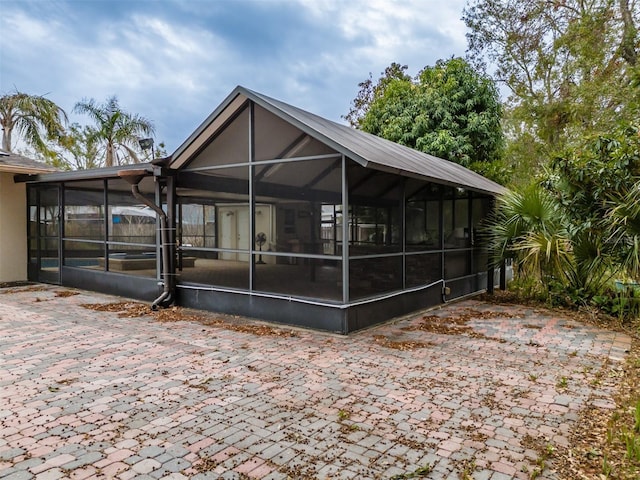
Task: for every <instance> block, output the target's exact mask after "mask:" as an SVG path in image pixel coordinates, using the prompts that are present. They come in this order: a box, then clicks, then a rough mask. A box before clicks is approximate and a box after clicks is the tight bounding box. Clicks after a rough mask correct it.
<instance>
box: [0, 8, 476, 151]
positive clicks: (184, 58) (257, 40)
mask: <svg viewBox="0 0 640 480" xmlns="http://www.w3.org/2000/svg"><path fill="white" fill-rule="evenodd" d="M464 4H465V0H446V1H443V0H401V1H394V0H111V1H108V0H0V32H1V33H0V94H6V93H10V92H12V91H15V90H16V89H18V90H20V91H23V92H26V93H29V94H38V95H46V96H47V98H49V99H51V100H53V101H55V102H56V103H57V104H58V105H60V106H61V107H62V108H63V109H65V110H66V111H67V112H71V110H72V109H73V106H74V104H75V103H76V102H77V101H79V100H81V99H89V98H95V99H96V100H98V101H101V102H102V101H104V100H105V99H106V98H107V97H108V96H110V95H116V96H117V97H118V99H119V101H120V105H121V106H122V107H123V108H124V109H125V110H127V111H129V112H133V113H138V114H140V115H143V116H145V117H147V118H149V119H151V120H153V121H154V123H155V126H156V140H157V141H164V142H165V143H166V147H167V150H168V152H169V153H171V152H173V151H174V150H175V149H176V148H177V147H178V146H179V145H180V144H181V143H182V142H183V141H184V140H185V139H186V138H187V137H188V136H189V135H190V134H191V132H192V131H193V130H194V129H195V128H196V127H197V126H198V125H199V124H200V123H201V122H202V121H203V120H204V119H205V118H206V117H207V115H208V114H209V113H211V111H213V110H214V109H215V107H216V106H217V105H218V104H219V103H220V102H221V101H222V100H223V99H224V98H225V97H226V96H227V95H228V94H229V93H230V92H231V90H232V89H233V88H234V87H235V86H236V85H243V86H245V87H247V88H250V89H252V90H256V91H258V92H261V93H264V94H266V95H269V96H271V97H275V98H277V99H280V100H283V101H285V102H288V103H291V104H293V105H296V106H298V107H300V108H304V109H306V110H309V111H311V112H313V113H316V114H319V115H322V116H324V117H326V118H329V119H331V120H334V121H343V120H341V118H340V117H341V115H344V114H346V113H347V111H348V110H349V104H350V102H351V100H352V99H353V98H354V97H355V95H356V93H357V91H358V82H360V81H362V80H364V79H366V78H367V76H368V74H369V72H372V73H373V75H374V78H377V77H378V76H379V74H380V72H382V71H383V70H384V68H385V67H386V66H388V65H389V64H390V63H391V62H394V61H395V62H399V63H402V64H406V65H409V73H411V74H412V75H413V74H415V73H417V72H418V71H419V70H420V69H421V68H423V67H424V66H426V65H433V64H434V63H435V62H436V61H437V60H438V59H441V58H443V59H446V58H449V57H451V56H452V55H456V56H457V55H464V52H465V48H466V40H465V26H464V24H463V23H462V21H461V20H460V17H461V15H462V9H463V7H464ZM71 118H72V120H74V121H79V122H80V123H85V119H84V118H83V117H81V116H77V115H72V116H71Z"/></svg>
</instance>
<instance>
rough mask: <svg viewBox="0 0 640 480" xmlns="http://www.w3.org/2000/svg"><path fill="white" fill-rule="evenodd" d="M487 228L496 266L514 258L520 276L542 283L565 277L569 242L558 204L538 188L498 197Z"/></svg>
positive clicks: (512, 192) (568, 256)
mask: <svg viewBox="0 0 640 480" xmlns="http://www.w3.org/2000/svg"><path fill="white" fill-rule="evenodd" d="M488 227H489V228H488V229H487V231H488V235H489V243H490V247H491V250H492V251H493V254H494V258H493V261H494V263H495V264H496V265H497V264H499V263H500V262H501V261H502V260H504V259H507V258H513V259H514V260H515V261H516V265H517V266H518V267H519V269H518V270H519V273H520V274H522V275H523V276H525V277H529V278H531V279H537V281H538V282H540V283H541V284H545V283H546V282H548V281H549V280H550V279H552V278H558V277H564V276H565V272H566V271H567V266H568V264H569V263H570V252H571V239H570V236H569V233H568V231H567V228H566V222H565V219H564V215H563V214H562V212H561V210H560V208H559V205H558V204H557V203H556V201H555V200H554V199H553V198H552V197H551V196H550V195H548V194H547V193H546V192H545V191H544V190H543V189H542V188H541V187H539V186H533V187H530V188H528V189H526V190H524V191H522V192H517V191H510V192H508V193H507V194H505V195H503V196H502V197H499V198H498V204H497V208H496V210H495V212H494V216H493V218H492V219H491V220H490V221H489V225H488Z"/></svg>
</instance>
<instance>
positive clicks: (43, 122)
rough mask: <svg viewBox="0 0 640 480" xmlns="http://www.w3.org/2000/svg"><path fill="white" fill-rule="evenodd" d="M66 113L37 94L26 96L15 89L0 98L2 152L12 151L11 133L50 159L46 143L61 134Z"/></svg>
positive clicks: (49, 151)
mask: <svg viewBox="0 0 640 480" xmlns="http://www.w3.org/2000/svg"><path fill="white" fill-rule="evenodd" d="M66 122H67V114H66V113H65V112H64V110H62V108H60V107H59V106H58V105H56V104H55V103H54V102H53V101H51V100H49V99H48V98H45V97H43V96H40V95H28V94H26V93H23V92H20V91H18V90H16V91H15V92H14V93H8V94H6V95H3V96H2V97H0V126H2V149H3V150H4V151H6V152H11V151H12V148H13V138H12V136H13V132H14V131H15V132H16V133H18V134H19V135H20V136H21V138H22V139H23V140H24V141H25V142H26V143H27V144H28V145H29V146H31V147H33V148H34V149H35V150H36V151H37V152H38V153H41V154H43V155H45V157H50V156H51V150H50V148H49V147H48V144H47V142H48V141H49V140H56V139H57V138H58V137H59V136H60V135H61V134H62V132H63V130H64V126H63V124H64V123H66Z"/></svg>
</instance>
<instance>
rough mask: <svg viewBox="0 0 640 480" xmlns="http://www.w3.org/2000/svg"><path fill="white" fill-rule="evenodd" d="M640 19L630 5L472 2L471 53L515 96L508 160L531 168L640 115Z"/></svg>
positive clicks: (604, 0) (618, 1) (612, 1)
mask: <svg viewBox="0 0 640 480" xmlns="http://www.w3.org/2000/svg"><path fill="white" fill-rule="evenodd" d="M639 16H640V13H639V11H638V9H637V8H634V7H633V6H632V5H630V2H629V0H589V1H584V0H470V1H469V2H468V5H467V7H466V8H465V10H464V13H463V20H464V21H465V23H466V25H467V27H468V28H469V33H468V34H467V37H468V42H469V49H468V55H469V58H470V59H471V61H472V62H473V63H474V64H475V65H476V66H479V65H485V64H487V63H488V64H489V65H490V66H491V67H492V68H495V77H496V80H497V81H498V82H501V83H502V84H504V85H506V86H507V87H508V89H509V91H510V96H509V98H508V99H507V104H506V118H505V128H506V134H507V136H508V137H509V138H511V139H512V141H510V142H509V143H510V146H509V155H508V156H509V157H510V158H512V159H513V161H514V162H515V163H516V164H519V165H520V166H521V167H523V168H522V169H523V170H525V171H528V172H531V170H532V169H531V168H530V167H537V166H540V165H542V164H544V163H545V161H546V159H548V158H550V157H553V156H554V155H557V154H560V153H561V152H562V150H563V149H565V148H568V147H569V148H570V147H572V146H576V145H578V144H581V143H582V142H584V141H585V140H586V139H588V138H593V137H594V136H597V135H600V134H601V133H602V132H607V131H611V130H612V129H613V128H615V126H616V125H617V123H618V122H620V121H632V120H634V119H636V118H637V113H638V107H639V102H638V98H637V92H636V91H635V90H634V87H633V85H634V82H636V83H637V81H638V75H639V73H640V72H639V70H638V48H639V42H638V30H637V27H636V25H637V24H638V21H639V18H638V17H639Z"/></svg>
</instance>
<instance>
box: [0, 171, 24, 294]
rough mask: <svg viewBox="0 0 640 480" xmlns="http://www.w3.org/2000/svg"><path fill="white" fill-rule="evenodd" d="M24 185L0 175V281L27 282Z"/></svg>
mask: <svg viewBox="0 0 640 480" xmlns="http://www.w3.org/2000/svg"><path fill="white" fill-rule="evenodd" d="M26 202H27V198H26V186H25V184H24V183H14V181H13V173H0V282H16V281H24V280H26V279H27V218H26V216H25V211H26Z"/></svg>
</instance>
